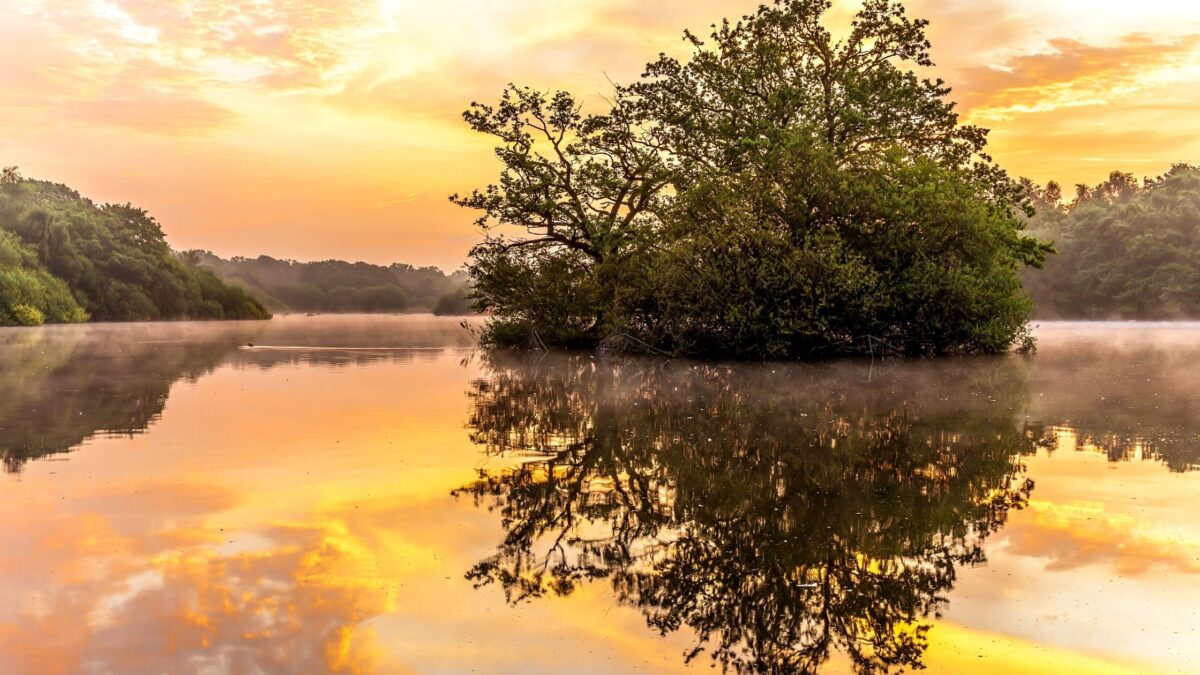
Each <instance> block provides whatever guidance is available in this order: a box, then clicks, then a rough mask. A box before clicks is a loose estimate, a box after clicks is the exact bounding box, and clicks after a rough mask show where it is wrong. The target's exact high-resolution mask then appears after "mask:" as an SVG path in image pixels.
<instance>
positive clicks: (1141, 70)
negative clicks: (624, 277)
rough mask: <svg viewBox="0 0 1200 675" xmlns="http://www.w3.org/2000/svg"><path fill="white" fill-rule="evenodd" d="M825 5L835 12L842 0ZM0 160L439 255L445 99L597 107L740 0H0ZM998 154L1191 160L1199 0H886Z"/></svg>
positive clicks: (169, 221) (1139, 170)
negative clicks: (537, 99)
mask: <svg viewBox="0 0 1200 675" xmlns="http://www.w3.org/2000/svg"><path fill="white" fill-rule="evenodd" d="M836 2H837V5H836V7H835V10H834V12H833V14H832V16H831V17H830V21H831V22H832V23H834V24H836V23H837V22H839V21H842V22H844V21H847V20H848V17H849V15H850V13H851V12H852V11H853V9H854V0H836ZM4 4H5V9H4V12H3V15H2V16H0V165H17V166H19V167H21V170H22V173H23V174H24V175H26V176H30V177H35V178H44V179H48V180H53V181H55V182H63V183H66V184H68V185H70V186H72V187H74V188H76V189H77V190H79V191H81V192H82V193H83V194H85V195H87V196H89V197H92V198H93V199H95V200H97V201H101V202H122V203H124V202H133V203H134V204H137V205H139V206H142V207H144V208H146V209H148V210H149V211H150V212H151V213H152V214H153V215H155V216H156V217H157V218H158V219H159V221H160V222H161V223H162V224H163V228H164V230H165V231H166V233H167V238H168V241H169V242H170V243H171V244H172V246H174V247H175V248H178V249H188V248H204V249H209V250H212V251H214V252H216V253H218V254H220V255H225V256H230V255H247V256H255V255H259V254H270V255H272V256H275V257H283V258H295V259H299V260H314V259H326V258H343V259H351V260H367V261H370V262H376V263H389V262H393V261H401V262H407V263H411V264H417V265H437V266H440V267H442V268H444V269H454V268H457V267H458V266H460V265H461V264H462V263H463V261H464V260H465V259H466V255H467V251H468V250H469V249H470V247H471V245H472V244H473V243H474V242H476V241H478V240H479V238H480V235H479V233H478V232H477V231H476V229H475V228H474V226H473V225H472V220H473V218H474V216H473V214H472V213H471V212H468V211H464V210H462V209H459V208H458V207H455V206H454V205H452V204H450V203H449V202H448V201H447V195H449V194H450V193H453V192H463V191H469V190H470V189H472V188H474V187H478V186H482V185H483V184H485V183H486V182H488V181H489V180H490V179H491V178H492V177H493V176H494V175H495V173H496V171H497V168H498V167H497V165H496V163H495V160H494V158H493V156H492V154H491V149H490V147H491V146H490V144H489V143H488V142H487V140H486V139H485V138H482V137H476V135H475V134H473V132H471V131H470V130H469V129H467V128H466V126H465V124H464V123H463V122H462V120H461V117H460V114H461V112H462V110H463V109H464V108H466V106H467V105H468V104H469V103H470V102H471V101H473V100H479V101H484V102H487V101H491V100H494V99H495V98H497V96H498V95H499V92H500V91H501V89H502V88H503V87H504V85H505V83H507V82H509V81H516V82H518V83H521V84H527V85H530V86H533V87H537V88H541V89H547V90H549V89H569V90H571V91H574V92H576V93H578V94H579V95H581V96H583V97H585V99H587V100H589V101H590V102H591V103H592V104H593V105H595V106H596V107H597V108H599V106H600V105H602V98H601V97H602V96H603V95H604V94H605V93H606V91H608V90H609V88H610V86H611V85H610V84H609V79H610V78H611V79H612V80H614V81H629V80H630V79H632V78H634V77H636V76H637V74H638V73H639V72H640V70H641V67H642V66H643V65H644V64H645V63H646V62H647V61H649V60H650V59H651V58H653V56H654V55H655V54H657V53H658V52H661V51H666V52H668V53H678V54H682V53H683V50H682V47H683V46H682V44H681V41H680V35H681V31H682V29H683V28H692V29H696V30H702V29H703V28H704V27H705V26H707V25H708V24H710V23H711V22H712V21H714V20H718V19H720V18H722V17H736V16H740V15H742V14H745V13H746V12H749V11H751V10H753V9H754V7H756V6H757V4H758V2H757V0H665V1H662V2H653V3H651V2H646V1H645V0H521V1H520V2H516V1H512V2H497V1H495V0H438V2H429V1H428V0H320V1H317V0H275V1H266V0H258V1H244V0H238V1H235V0H6V2H5V3H4ZM906 4H907V6H908V8H909V13H910V15H911V16H915V17H923V18H927V19H929V20H930V21H931V22H932V23H931V26H930V37H931V40H932V41H933V44H934V47H933V56H934V60H935V61H936V62H937V74H938V75H939V76H940V77H943V78H945V79H946V80H947V82H948V83H949V84H950V85H951V86H952V87H954V93H953V94H952V97H953V98H954V99H955V100H956V101H957V102H958V104H959V111H960V113H961V114H962V115H963V117H964V119H965V120H966V121H969V122H972V123H976V124H980V125H982V126H985V127H988V128H991V129H992V130H993V132H992V136H991V139H992V145H991V151H992V154H993V155H994V156H995V158H996V159H997V160H998V161H999V162H1000V163H1001V164H1002V165H1003V166H1004V167H1005V168H1007V169H1008V170H1009V171H1010V173H1012V174H1014V175H1022V176H1029V177H1030V178H1033V179H1035V180H1037V181H1039V182H1045V181H1047V180H1050V179H1056V180H1059V181H1060V182H1063V183H1065V184H1068V185H1071V184H1074V183H1078V182H1087V183H1095V182H1098V181H1100V180H1101V179H1102V178H1103V177H1105V176H1106V175H1107V174H1108V173H1109V172H1110V171H1112V170H1114V169H1121V170H1124V171H1130V172H1132V173H1134V174H1135V175H1137V176H1147V175H1157V174H1159V173H1162V172H1163V171H1165V170H1166V169H1167V168H1169V166H1170V165H1171V163H1173V162H1179V161H1191V162H1200V115H1197V114H1196V112H1197V111H1198V110H1200V3H1196V2H1193V1H1191V0H1142V1H1141V2H1138V3H1127V2H1095V1H1094V0H1055V1H1054V2H1045V1H1044V0H909V2H907V3H906Z"/></svg>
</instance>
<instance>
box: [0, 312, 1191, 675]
mask: <svg viewBox="0 0 1200 675" xmlns="http://www.w3.org/2000/svg"><path fill="white" fill-rule="evenodd" d="M460 321H461V320H460V319H455V318H436V317H432V316H425V315H397V316H336V315H323V316H309V317H305V316H286V317H278V318H276V319H273V320H271V321H269V322H228V323H183V322H180V323H149V324H85V325H74V326H47V327H41V328H5V329H0V454H2V459H3V463H4V466H3V470H4V475H3V476H2V477H0V491H3V497H4V504H5V505H6V514H5V517H4V518H3V519H2V520H0V566H2V567H3V575H2V576H0V671H3V672H6V673H9V672H11V673H24V672H39V673H40V672H95V673H108V672H120V673H162V672H237V673H243V672H244V673H254V672H272V673H274V672H291V673H314V672H325V671H332V672H366V673H371V672H378V673H414V672H419V673H465V672H474V673H512V672H525V673H563V672H572V673H597V674H600V673H615V672H617V673H670V672H712V670H711V667H712V666H714V665H715V666H716V667H717V669H718V670H719V669H720V668H722V667H724V668H726V669H728V670H729V672H766V673H785V672H803V671H805V670H815V669H818V668H819V669H820V670H821V672H832V673H849V672H856V671H866V672H869V671H881V672H887V671H898V670H900V669H905V670H911V669H912V668H913V667H914V666H916V665H918V664H921V663H923V664H925V665H926V666H927V667H928V669H929V672H934V673H959V672H964V671H967V670H970V671H971V672H999V673H1010V672H1027V673H1043V672H1044V673H1061V672H1111V673H1126V672H1127V673H1147V672H1162V673H1170V672H1191V671H1194V670H1195V668H1196V666H1195V664H1196V663H1200V522H1198V521H1197V519H1196V518H1195V517H1194V515H1195V514H1194V505H1195V504H1196V503H1200V502H1197V499H1200V471H1197V469H1200V377H1197V367H1198V366H1197V364H1198V363H1200V323H1042V324H1041V325H1039V326H1037V328H1036V330H1035V333H1036V335H1037V337H1038V343H1039V349H1038V351H1037V352H1036V353H1034V354H1029V355H1019V354H1008V355H1002V356H993V357H961V358H943V359H886V360H878V359H877V360H870V359H863V360H836V361H824V362H815V363H769V362H768V363H763V362H753V363H748V362H698V361H688V360H670V359H662V358H657V357H647V356H637V355H629V354H616V353H604V352H600V353H596V352H550V353H546V352H506V351H496V352H492V353H485V352H481V351H477V350H476V349H475V347H474V344H473V342H472V339H471V335H470V333H469V331H468V330H466V329H465V328H463V327H462V326H461V325H460Z"/></svg>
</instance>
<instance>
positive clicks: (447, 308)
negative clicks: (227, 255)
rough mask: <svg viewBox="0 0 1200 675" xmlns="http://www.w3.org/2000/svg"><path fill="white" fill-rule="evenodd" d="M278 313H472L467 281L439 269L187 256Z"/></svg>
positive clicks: (200, 253)
mask: <svg viewBox="0 0 1200 675" xmlns="http://www.w3.org/2000/svg"><path fill="white" fill-rule="evenodd" d="M183 255H184V257H185V259H187V260H188V261H189V262H190V263H191V264H194V265H197V266H199V267H201V268H203V269H208V270H211V271H212V272H213V273H215V274H216V275H217V276H218V277H220V278H221V279H224V280H225V281H227V282H229V283H230V284H233V285H236V286H238V287H240V288H242V289H243V290H245V291H246V292H247V293H249V294H250V295H252V296H254V297H255V298H257V299H258V300H259V301H260V302H262V303H263V304H264V305H265V306H267V307H269V308H270V309H271V310H272V311H276V312H409V311H411V312H416V311H426V312H429V311H432V312H434V313H436V314H444V315H453V314H467V313H470V308H469V307H468V301H467V276H466V274H464V273H462V272H455V273H452V274H449V275H447V274H444V273H443V272H442V271H441V270H439V269H438V268H436V267H413V266H412V265H404V264H400V263H393V264H391V265H388V266H387V267H384V266H381V265H372V264H370V263H365V262H355V263H350V262H345V261H342V260H322V261H319V262H297V261H295V260H278V259H276V258H272V257H270V256H265V255H262V256H259V257H257V258H242V257H234V258H231V259H228V260H226V259H224V258H221V257H218V256H216V255H214V254H213V253H211V252H209V251H188V252H186V253H184V254H183Z"/></svg>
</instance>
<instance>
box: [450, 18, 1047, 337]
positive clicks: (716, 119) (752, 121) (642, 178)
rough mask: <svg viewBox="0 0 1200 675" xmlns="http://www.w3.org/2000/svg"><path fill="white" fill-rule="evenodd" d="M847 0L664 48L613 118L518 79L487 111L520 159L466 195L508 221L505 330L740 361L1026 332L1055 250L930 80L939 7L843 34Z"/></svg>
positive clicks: (513, 157) (496, 282) (501, 303)
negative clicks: (831, 25)
mask: <svg viewBox="0 0 1200 675" xmlns="http://www.w3.org/2000/svg"><path fill="white" fill-rule="evenodd" d="M830 6H831V5H830V3H829V2H828V1H827V0H778V1H777V2H775V3H773V4H771V5H767V6H763V7H760V8H759V9H758V11H756V12H755V13H753V14H751V15H748V16H746V17H743V18H742V19H741V20H740V21H737V22H729V21H725V22H722V23H720V24H719V25H717V26H714V28H713V31H712V33H711V35H710V37H709V38H708V39H707V40H702V39H700V38H698V37H697V36H695V35H692V34H690V33H687V34H685V39H686V40H687V41H688V43H689V45H690V46H691V48H692V53H691V56H690V58H688V59H685V60H682V61H681V60H677V59H674V58H672V57H668V56H665V55H662V56H660V57H659V58H658V59H657V60H655V61H654V62H652V63H650V64H649V65H648V66H647V68H646V70H645V72H644V74H643V76H642V77H641V78H640V79H638V80H637V81H635V82H634V83H632V84H629V85H617V86H616V88H615V91H614V93H613V96H612V100H611V102H610V105H609V108H608V110H607V111H605V112H603V113H593V114H584V113H583V108H582V104H581V103H580V101H579V100H578V99H577V98H575V97H574V96H573V95H571V94H570V93H567V92H554V93H549V94H546V93H542V92H538V91H535V90H533V89H530V88H526V87H518V86H510V87H509V88H508V89H507V90H506V91H505V92H504V94H503V96H502V97H501V100H500V102H499V104H498V105H496V106H491V105H485V104H480V103H475V104H473V105H472V106H471V108H470V109H469V110H468V111H467V112H466V113H464V117H465V119H466V121H467V122H468V123H469V124H470V125H471V127H472V128H474V129H475V130H477V131H479V132H481V133H485V134H488V135H491V136H493V137H494V138H495V139H496V141H497V148H496V155H497V157H498V159H499V160H500V162H501V164H502V169H501V173H500V177H499V180H498V181H497V182H496V183H495V184H492V185H488V186H486V187H485V188H482V189H479V190H476V191H473V192H472V193H470V194H468V195H465V196H463V195H454V196H452V197H451V199H452V200H453V201H454V202H455V203H457V204H460V205H462V206H465V207H468V208H472V209H477V210H478V211H479V212H480V215H479V217H478V220H477V221H476V222H477V224H478V225H479V226H480V227H481V228H482V229H484V231H485V232H486V233H487V236H486V238H485V240H484V241H483V242H482V243H481V244H479V245H478V246H477V247H476V248H475V249H474V250H473V251H472V260H471V263H470V265H469V267H468V269H469V272H470V274H471V276H472V281H473V288H474V291H473V296H474V300H475V304H476V307H477V308H478V309H481V310H487V311H490V312H492V313H493V321H492V323H491V325H490V327H489V332H488V335H487V337H488V338H489V339H490V340H491V341H492V342H494V343H501V344H503V343H517V342H521V341H525V340H535V341H537V342H539V343H545V344H561V345H597V344H601V343H611V342H612V341H614V340H626V341H634V342H636V343H638V344H642V345H650V346H651V347H652V348H654V349H656V350H662V351H669V352H673V353H682V354H708V355H726V356H738V357H804V356H814V355H820V354H828V353H843V352H855V351H864V352H865V351H868V350H875V349H879V348H890V349H894V350H897V351H903V352H905V353H913V354H927V353H946V352H974V351H982V352H992V351H999V350H1003V349H1006V348H1008V347H1010V346H1011V345H1013V344H1014V343H1016V342H1019V341H1021V340H1022V338H1024V337H1025V336H1026V334H1027V333H1026V330H1027V329H1026V326H1027V319H1028V316H1029V313H1030V310H1031V304H1030V301H1029V298H1028V297H1027V295H1026V294H1025V293H1024V292H1023V291H1022V289H1021V285H1020V278H1019V276H1018V271H1019V270H1020V269H1021V268H1023V267H1025V266H1038V265H1040V264H1041V263H1042V262H1043V260H1044V257H1045V255H1046V253H1047V252H1048V250H1049V249H1048V247H1046V246H1045V245H1044V244H1042V243H1040V242H1038V241H1037V240H1035V239H1033V238H1032V237H1029V236H1028V235H1026V234H1025V233H1024V232H1023V227H1024V221H1023V216H1024V215H1025V213H1026V209H1027V208H1028V202H1027V200H1026V197H1025V195H1024V193H1023V191H1022V189H1021V186H1020V185H1018V184H1017V183H1015V182H1014V181H1012V180H1010V179H1009V177H1008V176H1007V174H1005V172H1004V171H1003V170H1002V169H1000V168H999V167H998V166H997V165H996V164H995V163H994V162H993V161H992V160H991V158H990V157H988V155H987V154H986V153H985V146H986V131H985V130H983V129H979V128H977V127H973V126H969V125H961V124H959V121H958V117H957V115H956V113H955V112H954V109H953V104H952V103H951V102H950V101H948V100H947V94H948V93H949V89H948V88H947V87H946V86H945V84H944V83H943V82H941V81H940V80H930V79H927V78H923V77H921V76H920V75H919V74H918V73H917V72H915V71H917V70H919V69H922V68H926V67H928V66H930V65H932V63H931V60H930V57H929V53H928V49H929V42H928V40H927V39H926V37H925V27H926V22H924V21H922V20H914V19H910V18H908V17H907V15H906V14H905V11H904V8H903V7H902V6H901V5H900V3H898V2H893V1H890V0H868V2H866V3H865V4H864V7H863V8H862V10H861V11H860V12H859V13H858V14H857V16H856V17H855V18H854V20H853V23H852V25H851V26H850V29H849V31H848V34H847V37H845V38H843V39H840V40H835V39H834V38H833V37H832V34H831V32H830V31H829V30H828V29H827V28H826V27H825V25H824V24H823V23H822V21H823V20H824V19H825V16H826V12H827V11H828V10H829V9H830ZM522 230H523V232H522Z"/></svg>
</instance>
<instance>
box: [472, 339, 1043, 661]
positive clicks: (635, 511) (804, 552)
mask: <svg viewBox="0 0 1200 675" xmlns="http://www.w3.org/2000/svg"><path fill="white" fill-rule="evenodd" d="M869 368H870V366H869V365H867V364H826V365H822V366H816V367H805V366H748V365H737V366H723V365H698V364H686V363H679V362H657V361H645V360H629V359H619V360H597V359H594V358H591V357H586V356H561V355H552V356H545V357H536V356H535V357H522V356H513V355H497V356H496V357H494V358H493V360H492V361H491V362H490V363H489V367H488V371H487V373H486V376H485V377H484V378H482V379H480V380H478V381H477V382H475V383H474V384H473V386H472V389H471V392H470V396H471V398H472V399H473V403H474V411H473V413H472V416H471V419H470V428H471V434H472V439H473V440H474V442H476V443H477V444H479V445H480V446H482V447H483V448H484V449H485V451H486V452H487V453H488V454H489V455H494V456H500V457H506V458H510V459H513V460H514V462H515V463H514V464H513V465H512V466H509V467H508V468H505V469H501V470H496V469H489V470H484V471H482V472H481V474H480V477H479V480H478V481H477V482H474V483H473V484H470V485H467V486H465V487H463V488H461V489H459V490H457V491H456V494H458V495H470V496H473V497H474V499H475V500H476V501H477V503H479V504H481V505H485V506H487V507H488V508H489V509H495V510H497V511H499V513H500V514H501V517H502V521H503V526H504V529H505V536H504V539H503V542H502V543H501V545H500V546H499V548H498V550H497V551H496V553H495V555H493V556H491V557H488V558H487V559H484V560H482V561H480V562H479V563H478V564H477V565H475V566H474V568H472V569H471V570H470V572H469V573H468V577H469V578H471V579H472V580H474V581H475V582H476V583H477V584H479V585H489V584H496V585H499V586H500V587H501V588H503V591H504V593H505V596H506V597H507V598H508V599H509V600H510V601H511V602H520V601H525V600H530V599H533V598H536V597H539V596H543V595H547V594H559V595H565V594H569V593H571V592H572V590H574V589H575V588H576V587H577V586H578V585H579V584H581V583H584V582H587V581H591V580H596V579H606V580H607V581H608V583H610V584H611V586H612V588H613V591H614V593H615V595H616V597H617V598H618V599H619V600H620V601H621V602H623V603H627V604H630V605H633V606H636V607H638V608H639V609H640V610H641V611H642V613H643V614H644V615H645V618H646V621H647V623H648V625H649V626H650V627H651V628H653V629H655V630H658V631H660V632H662V633H664V634H665V633H670V632H674V631H676V630H679V629H680V628H683V627H687V628H689V629H691V630H692V631H693V632H694V634H695V635H696V637H697V640H696V644H695V648H694V649H693V650H692V651H691V652H689V653H688V654H686V658H687V659H688V660H691V659H693V658H695V657H697V656H698V655H700V654H701V653H704V652H707V653H708V654H709V655H710V656H711V658H712V659H714V660H715V661H716V663H718V664H719V665H721V666H722V667H723V668H727V669H733V670H736V671H738V672H759V673H794V672H811V671H813V670H815V669H816V668H817V667H818V666H819V665H820V664H822V663H823V662H825V661H826V660H827V659H828V658H829V657H830V654H831V653H832V652H839V653H842V654H844V655H846V656H848V657H849V659H850V660H851V661H852V662H853V664H854V666H855V668H856V670H858V671H859V672H877V671H886V670H889V669H892V668H893V667H906V666H907V667H919V666H920V665H921V663H922V655H923V652H924V650H925V648H926V631H927V628H928V626H927V624H926V623H924V621H923V620H924V619H925V618H927V617H929V616H931V615H936V614H937V613H938V611H939V609H940V608H941V607H942V606H943V604H944V603H945V594H946V592H947V591H949V590H950V589H951V588H952V587H953V585H954V583H955V579H956V570H957V569H958V568H960V567H961V566H964V565H977V564H979V563H981V562H983V560H984V556H983V551H982V544H983V541H984V540H985V539H986V538H987V537H988V536H989V535H990V534H992V533H993V532H995V531H996V530H997V529H998V528H1000V526H1001V525H1002V524H1003V523H1004V522H1005V520H1006V517H1007V515H1008V513H1009V511H1010V510H1012V509H1018V508H1021V507H1022V506H1024V505H1025V504H1026V502H1027V499H1028V497H1029V494H1030V491H1031V490H1032V487H1033V484H1032V482H1031V481H1030V480H1028V479H1027V478H1026V477H1025V475H1024V473H1023V468H1022V464H1021V461H1020V458H1021V456H1022V455H1024V454H1028V453H1030V452H1032V451H1033V450H1034V449H1035V441H1034V439H1033V438H1032V437H1031V434H1029V433H1026V431H1025V430H1024V429H1023V428H1022V425H1021V424H1020V423H1019V421H1018V419H1017V412H1018V411H1019V410H1020V409H1021V408H1022V407H1023V406H1024V404H1025V401H1026V399H1027V397H1028V389H1027V380H1026V377H1025V367H1024V365H1023V364H1022V363H1021V362H1019V361H1017V360H1015V359H989V360H962V361H949V362H942V363H941V364H938V365H931V366H930V367H926V368H922V369H909V368H901V369H893V370H892V371H890V372H884V373H882V374H881V373H879V372H875V371H872V370H869ZM868 376H870V379H869V381H868Z"/></svg>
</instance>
